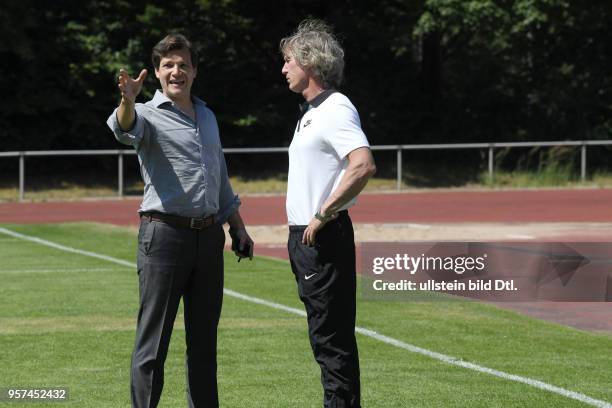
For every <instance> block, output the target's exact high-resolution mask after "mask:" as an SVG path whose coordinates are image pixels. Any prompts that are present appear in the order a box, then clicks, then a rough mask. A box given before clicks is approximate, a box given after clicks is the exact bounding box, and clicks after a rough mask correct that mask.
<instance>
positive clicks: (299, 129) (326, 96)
mask: <svg viewBox="0 0 612 408" xmlns="http://www.w3.org/2000/svg"><path fill="white" fill-rule="evenodd" d="M365 146H367V147H369V143H368V139H367V138H366V136H365V134H364V133H363V131H362V130H361V122H360V120H359V115H358V113H357V109H355V107H354V106H353V104H352V103H351V101H350V100H349V99H348V98H347V97H346V96H344V95H343V94H341V93H339V92H337V91H334V90H327V91H325V92H323V93H321V94H320V95H318V96H317V97H316V98H314V99H313V100H312V101H311V102H310V104H309V107H308V110H307V111H306V113H305V114H304V115H303V116H302V118H301V119H300V120H299V121H298V124H297V126H296V128H295V132H294V134H293V140H292V141H291V145H290V146H289V180H288V183H287V203H286V206H287V221H288V222H289V225H308V223H309V222H310V220H311V219H312V217H313V216H314V215H315V213H316V212H317V211H318V210H319V209H320V208H321V205H322V204H323V203H324V202H325V200H327V199H328V198H329V196H330V195H331V194H332V192H333V191H334V190H335V189H336V188H337V187H338V184H339V183H340V179H341V178H342V176H343V175H344V171H345V169H346V167H347V165H348V159H347V157H346V156H347V155H348V154H349V153H350V152H352V151H353V150H355V149H358V148H360V147H365ZM356 200H357V199H356V198H354V199H353V200H351V201H350V202H348V203H347V204H345V205H344V206H343V207H342V208H341V210H345V209H347V208H349V207H351V206H353V205H354V204H355V201H356Z"/></svg>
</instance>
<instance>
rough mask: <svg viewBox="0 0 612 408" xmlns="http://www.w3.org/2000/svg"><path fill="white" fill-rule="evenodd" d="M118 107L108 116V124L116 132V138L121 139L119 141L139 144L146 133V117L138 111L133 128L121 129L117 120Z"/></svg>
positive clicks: (126, 143) (133, 144)
mask: <svg viewBox="0 0 612 408" xmlns="http://www.w3.org/2000/svg"><path fill="white" fill-rule="evenodd" d="M117 109H118V108H115V110H114V111H113V113H112V114H111V115H110V116H109V117H108V120H107V121H106V124H107V125H108V127H109V128H110V129H111V130H112V131H113V133H114V134H115V139H117V141H119V143H123V144H125V145H130V146H137V145H138V144H139V143H140V141H141V140H142V139H143V137H144V134H145V123H144V122H145V121H144V119H143V118H142V117H141V116H140V115H138V113H136V119H135V121H134V125H133V126H132V129H130V130H128V131H123V130H121V127H119V121H118V120H117Z"/></svg>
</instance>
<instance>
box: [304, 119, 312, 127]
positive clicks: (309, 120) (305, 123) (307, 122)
mask: <svg viewBox="0 0 612 408" xmlns="http://www.w3.org/2000/svg"><path fill="white" fill-rule="evenodd" d="M311 123H312V119H308V120H307V121H306V122H304V126H302V127H306V126H308V125H310V124H311Z"/></svg>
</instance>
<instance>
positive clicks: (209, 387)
mask: <svg viewBox="0 0 612 408" xmlns="http://www.w3.org/2000/svg"><path fill="white" fill-rule="evenodd" d="M152 60H153V66H154V68H155V76H156V77H157V78H158V79H159V82H160V84H161V87H162V89H161V91H160V90H157V91H156V93H155V96H154V97H153V99H151V100H150V101H149V102H147V103H145V104H136V103H135V100H136V97H137V95H138V94H139V93H140V91H141V90H142V84H143V81H144V79H145V77H146V75H147V71H146V70H144V69H143V70H142V71H141V72H140V75H139V76H138V78H136V79H132V78H130V77H129V75H128V73H127V72H126V71H125V70H123V69H122V70H121V71H120V73H119V89H120V91H121V102H120V104H119V106H118V107H117V109H115V111H114V112H113V113H112V114H111V116H110V117H109V119H108V122H107V123H108V126H109V127H110V128H111V129H112V130H113V132H114V134H115V137H116V138H117V140H118V141H119V142H121V143H124V144H128V145H132V146H134V147H135V149H136V152H137V154H138V160H139V162H140V171H141V174H142V178H143V181H144V184H145V187H144V196H143V200H142V204H141V206H140V209H139V213H140V218H141V222H140V230H139V233H138V262H137V264H138V275H139V293H140V310H139V312H138V324H137V329H136V343H135V347H134V352H133V354H132V369H131V395H132V406H133V407H138V408H140V407H155V406H157V404H158V402H159V399H160V396H161V392H162V388H163V383H164V361H165V359H166V355H167V351H168V345H169V343H170V335H171V333H172V327H173V325H174V319H175V317H176V313H177V309H178V305H179V302H180V299H181V297H182V298H183V303H184V315H185V332H186V342H187V353H186V354H187V358H186V360H187V364H186V366H187V400H188V403H189V407H217V406H218V405H219V401H218V393H217V377H216V371H217V361H216V356H217V351H216V347H217V325H218V322H219V316H220V314H221V303H222V299H223V247H224V244H225V234H224V232H223V228H222V224H224V223H225V222H226V221H227V222H228V223H229V225H230V234H231V235H232V237H233V239H234V241H235V245H234V246H233V247H234V248H235V252H236V255H238V256H239V257H249V258H252V256H253V241H252V240H251V238H250V237H249V235H248V234H247V232H246V229H245V227H244V223H243V221H242V218H241V217H240V213H239V212H238V207H239V206H240V200H239V199H238V196H236V195H234V192H233V191H232V187H231V185H230V182H229V179H228V176H227V169H226V164H225V158H224V156H223V151H222V148H221V142H220V140H219V129H218V127H217V121H216V119H215V115H214V114H213V112H212V111H211V110H210V109H208V108H207V107H206V104H205V103H204V102H203V101H201V100H200V99H198V98H196V97H194V96H192V95H191V86H192V84H193V80H194V79H195V77H196V74H197V54H196V51H195V49H194V48H193V47H192V45H191V43H190V42H189V41H188V40H187V39H186V38H185V37H184V36H182V35H178V34H173V35H168V36H167V37H165V38H164V39H162V40H161V41H160V42H159V43H158V44H157V45H156V46H155V47H154V48H153V53H152Z"/></svg>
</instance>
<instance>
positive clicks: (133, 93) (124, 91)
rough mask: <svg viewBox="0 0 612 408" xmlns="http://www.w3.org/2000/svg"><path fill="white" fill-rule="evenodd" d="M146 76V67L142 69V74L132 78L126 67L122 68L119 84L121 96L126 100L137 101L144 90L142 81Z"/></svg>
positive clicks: (132, 102)
mask: <svg viewBox="0 0 612 408" xmlns="http://www.w3.org/2000/svg"><path fill="white" fill-rule="evenodd" d="M146 77H147V70H146V69H143V70H142V71H140V75H138V78H136V79H132V78H130V75H129V74H128V72H127V71H126V70H125V69H123V68H121V69H120V70H119V84H118V86H119V90H120V91H121V98H122V99H123V100H124V101H126V102H129V103H131V104H134V103H135V102H136V97H137V96H138V94H139V93H140V91H141V90H142V83H143V82H144V80H145V78H146Z"/></svg>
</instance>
